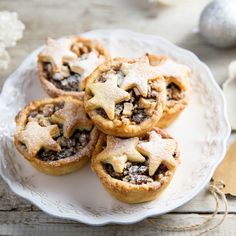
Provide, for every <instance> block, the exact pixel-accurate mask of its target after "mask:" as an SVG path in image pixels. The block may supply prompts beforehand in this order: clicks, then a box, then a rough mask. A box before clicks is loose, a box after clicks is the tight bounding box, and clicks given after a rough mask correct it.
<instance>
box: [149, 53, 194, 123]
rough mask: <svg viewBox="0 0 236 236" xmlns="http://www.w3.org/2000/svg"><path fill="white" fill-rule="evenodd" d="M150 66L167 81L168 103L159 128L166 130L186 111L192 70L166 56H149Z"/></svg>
mask: <svg viewBox="0 0 236 236" xmlns="http://www.w3.org/2000/svg"><path fill="white" fill-rule="evenodd" d="M147 56H148V58H149V62H150V65H152V66H154V67H155V68H156V69H157V71H159V72H160V73H161V74H162V75H163V77H164V78H165V79H166V90H167V101H166V107H165V109H164V112H163V115H162V117H161V119H160V120H159V122H158V124H157V126H158V127H160V128H165V127H167V126H168V125H170V124H171V123H172V122H173V121H174V120H175V119H176V118H177V117H178V115H179V114H180V113H181V112H182V111H183V110H184V108H185V107H186V106H187V104H188V100H189V76H190V74H191V71H190V69H189V68H188V67H187V66H185V65H182V64H179V63H177V62H175V61H173V60H172V59H170V58H168V57H165V56H156V55H150V54H147Z"/></svg>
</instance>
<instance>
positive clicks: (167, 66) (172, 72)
mask: <svg viewBox="0 0 236 236" xmlns="http://www.w3.org/2000/svg"><path fill="white" fill-rule="evenodd" d="M155 68H156V70H157V71H158V72H159V73H161V74H162V75H163V76H164V77H176V78H178V79H184V78H186V77H187V76H188V75H189V74H190V69H189V68H188V67H187V66H185V65H182V64H179V63H176V62H175V61H173V60H171V59H167V60H165V61H164V62H163V63H161V64H160V65H157V66H155Z"/></svg>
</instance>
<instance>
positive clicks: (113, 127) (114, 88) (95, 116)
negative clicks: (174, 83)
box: [84, 58, 166, 137]
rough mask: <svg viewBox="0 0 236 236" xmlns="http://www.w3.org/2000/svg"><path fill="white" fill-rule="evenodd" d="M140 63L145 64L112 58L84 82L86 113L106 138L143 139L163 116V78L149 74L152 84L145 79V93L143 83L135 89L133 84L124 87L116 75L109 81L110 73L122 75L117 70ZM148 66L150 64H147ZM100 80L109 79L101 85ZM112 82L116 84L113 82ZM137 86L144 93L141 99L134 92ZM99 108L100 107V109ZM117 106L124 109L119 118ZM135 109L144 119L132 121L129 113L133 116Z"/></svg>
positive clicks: (133, 60)
mask: <svg viewBox="0 0 236 236" xmlns="http://www.w3.org/2000/svg"><path fill="white" fill-rule="evenodd" d="M141 60H144V61H145V60H146V59H145V58H144V59H125V58H115V59H112V60H107V61H106V62H105V63H103V64H102V65H100V66H99V67H98V68H97V69H96V70H95V71H94V72H93V73H92V74H91V75H90V76H88V77H87V79H86V88H85V97H84V101H85V110H86V112H87V113H88V114H89V116H90V118H91V119H92V121H93V122H94V123H95V125H96V126H97V127H98V128H99V129H100V130H102V131H103V132H104V133H106V134H110V135H114V136H120V137H133V136H138V135H142V134H144V133H146V132H147V131H148V130H150V129H151V128H152V127H153V126H155V125H156V123H157V121H158V120H159V119H160V117H161V115H162V112H163V109H164V107H165V102H166V89H165V86H166V85H165V80H164V78H163V77H162V76H161V75H160V74H158V73H156V72H153V71H151V73H153V74H152V76H153V80H151V81H148V79H147V81H148V82H146V83H147V84H148V85H147V86H148V89H146V88H145V86H144V85H145V81H144V83H141V85H139V84H138V85H137V86H136V85H134V83H133V84H131V85H129V84H128V85H127V83H126V84H125V85H124V84H123V83H124V80H125V79H124V77H122V78H120V79H121V81H119V79H116V78H115V77H116V75H115V77H114V78H113V75H112V76H111V78H110V74H109V73H111V72H112V73H113V71H116V72H115V73H117V74H118V73H121V72H120V70H121V68H122V66H124V64H125V65H126V66H127V65H128V66H129V65H131V66H132V65H135V63H139V62H140V61H141ZM147 60H148V59H147ZM144 64H145V62H144ZM147 64H149V63H148V62H147ZM145 66H146V65H145ZM148 66H149V65H148ZM103 76H108V77H109V78H107V79H105V82H104V80H103V79H104V77H103ZM125 78H126V77H125ZM131 79H132V78H131ZM113 80H114V81H116V82H113ZM139 81H140V80H138V82H137V83H139ZM106 83H107V86H106ZM104 84H105V86H104ZM123 85H124V86H123ZM122 86H123V87H122ZM131 86H132V87H131ZM138 86H140V87H141V86H142V87H141V89H140V90H141V92H143V93H144V95H142V94H141V93H140V91H139V90H138V88H137V87H138ZM104 87H106V88H104ZM143 88H144V89H143ZM100 90H101V92H100ZM134 90H135V91H136V92H137V91H138V93H139V95H137V96H136V95H135V93H136V92H134ZM152 92H153V94H154V93H155V97H154V98H152V97H149V93H152ZM145 93H148V95H145ZM135 97H137V100H135V99H136V98H135ZM132 99H133V100H134V101H133V100H132ZM111 101H112V102H113V104H112V103H111ZM117 101H118V102H117ZM150 101H151V102H150ZM132 102H133V104H132ZM104 103H105V104H104ZM94 104H95V105H94ZM101 104H102V106H103V107H102V106H100V105H101ZM120 104H121V106H123V107H122V115H117V113H116V112H117V110H118V108H117V105H120ZM114 106H115V110H114ZM138 106H140V107H138ZM141 106H142V108H141ZM145 106H146V107H145ZM99 107H100V108H101V107H102V108H103V109H104V110H103V113H104V111H105V115H104V114H100V113H99V112H98V109H97V108H99ZM135 107H136V108H135ZM137 107H138V108H137ZM134 109H137V110H138V112H139V111H140V112H141V111H143V113H144V115H145V118H144V119H143V120H141V121H140V122H139V120H138V119H136V117H135V118H133V117H134V113H132V112H134ZM148 113H149V114H148ZM138 115H139V114H138ZM141 115H143V114H141ZM137 120H138V121H137Z"/></svg>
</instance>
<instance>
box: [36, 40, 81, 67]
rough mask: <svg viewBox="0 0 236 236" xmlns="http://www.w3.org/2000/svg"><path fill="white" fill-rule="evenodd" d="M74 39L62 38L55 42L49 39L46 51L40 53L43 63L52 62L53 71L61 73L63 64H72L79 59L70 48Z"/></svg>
mask: <svg viewBox="0 0 236 236" xmlns="http://www.w3.org/2000/svg"><path fill="white" fill-rule="evenodd" d="M71 44H72V38H62V39H58V40H54V39H51V38H48V40H47V45H46V47H45V49H44V50H43V51H42V52H41V53H40V58H41V59H42V60H43V61H47V62H51V63H52V66H53V69H54V70H55V71H59V70H60V68H61V67H62V65H63V62H68V63H69V62H71V61H73V60H75V59H76V58H77V55H76V54H75V53H73V52H72V51H71V50H70V48H71Z"/></svg>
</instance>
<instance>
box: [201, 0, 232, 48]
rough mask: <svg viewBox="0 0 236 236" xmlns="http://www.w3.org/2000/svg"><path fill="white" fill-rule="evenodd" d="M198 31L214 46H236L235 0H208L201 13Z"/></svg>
mask: <svg viewBox="0 0 236 236" xmlns="http://www.w3.org/2000/svg"><path fill="white" fill-rule="evenodd" d="M199 31H200V34H201V35H202V36H203V38H205V40H206V41H207V42H208V43H210V44H212V45H214V46H217V47H222V48H226V47H232V46H236V0H215V1H212V2H210V3H209V4H208V5H207V6H206V7H205V8H204V10H203V11H202V13H201V16H200V20H199Z"/></svg>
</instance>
